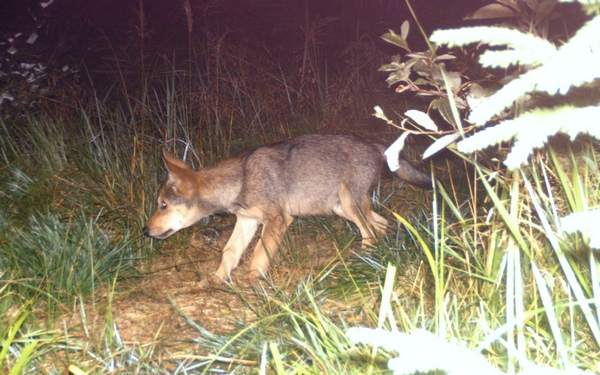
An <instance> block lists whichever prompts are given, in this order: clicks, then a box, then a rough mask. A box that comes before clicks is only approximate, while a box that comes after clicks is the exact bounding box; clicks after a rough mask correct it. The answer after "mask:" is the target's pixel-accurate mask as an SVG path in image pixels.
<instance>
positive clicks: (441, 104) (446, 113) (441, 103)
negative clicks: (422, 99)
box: [431, 98, 456, 129]
mask: <svg viewBox="0 0 600 375" xmlns="http://www.w3.org/2000/svg"><path fill="white" fill-rule="evenodd" d="M431 108H433V109H437V111H438V112H439V113H440V114H441V115H442V117H443V118H444V120H446V122H447V123H449V124H451V125H452V126H453V127H454V129H456V122H455V121H454V116H453V115H452V108H450V101H449V100H448V98H437V99H435V100H434V101H432V102H431Z"/></svg>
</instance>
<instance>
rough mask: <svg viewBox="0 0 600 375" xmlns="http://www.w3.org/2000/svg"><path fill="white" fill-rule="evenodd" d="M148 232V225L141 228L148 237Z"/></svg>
mask: <svg viewBox="0 0 600 375" xmlns="http://www.w3.org/2000/svg"><path fill="white" fill-rule="evenodd" d="M149 232H150V229H148V227H143V228H142V233H144V236H146V237H150V235H149V234H148V233H149Z"/></svg>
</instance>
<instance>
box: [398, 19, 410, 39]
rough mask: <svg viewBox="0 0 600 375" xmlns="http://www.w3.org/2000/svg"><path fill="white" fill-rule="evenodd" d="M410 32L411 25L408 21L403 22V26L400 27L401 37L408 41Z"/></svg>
mask: <svg viewBox="0 0 600 375" xmlns="http://www.w3.org/2000/svg"><path fill="white" fill-rule="evenodd" d="M409 30H410V23H408V20H406V21H404V22H402V26H400V36H401V37H402V39H404V40H406V38H408V31H409Z"/></svg>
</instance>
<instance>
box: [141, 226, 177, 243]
mask: <svg viewBox="0 0 600 375" xmlns="http://www.w3.org/2000/svg"><path fill="white" fill-rule="evenodd" d="M142 232H143V233H144V236H147V237H152V238H157V239H159V240H162V239H165V238H167V237H169V236H170V235H172V234H173V233H174V232H175V231H174V230H173V229H169V230H167V231H165V232H163V233H161V234H150V228H148V227H144V228H143V229H142Z"/></svg>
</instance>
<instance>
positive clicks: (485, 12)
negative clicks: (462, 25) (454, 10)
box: [465, 4, 518, 20]
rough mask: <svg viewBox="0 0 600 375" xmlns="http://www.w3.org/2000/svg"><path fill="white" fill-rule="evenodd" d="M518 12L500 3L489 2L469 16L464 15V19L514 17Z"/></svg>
mask: <svg viewBox="0 0 600 375" xmlns="http://www.w3.org/2000/svg"><path fill="white" fill-rule="evenodd" d="M516 16H518V13H517V12H515V11H514V10H513V9H511V8H509V7H506V6H504V5H501V4H490V5H486V6H484V7H481V8H479V9H477V10H476V11H475V13H473V14H472V15H470V16H466V17H465V20H486V19H490V18H507V17H516Z"/></svg>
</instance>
